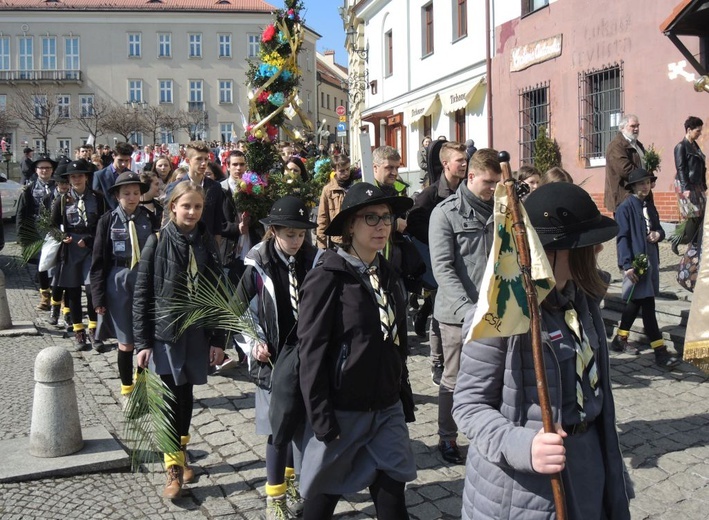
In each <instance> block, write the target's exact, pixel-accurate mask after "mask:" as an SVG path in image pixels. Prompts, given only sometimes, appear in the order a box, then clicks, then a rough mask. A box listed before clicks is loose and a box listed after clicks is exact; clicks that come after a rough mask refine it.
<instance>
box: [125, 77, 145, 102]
mask: <svg viewBox="0 0 709 520" xmlns="http://www.w3.org/2000/svg"><path fill="white" fill-rule="evenodd" d="M128 101H130V102H131V103H133V102H137V103H140V102H141V101H143V80H142V79H129V80H128Z"/></svg>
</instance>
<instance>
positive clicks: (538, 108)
mask: <svg viewBox="0 0 709 520" xmlns="http://www.w3.org/2000/svg"><path fill="white" fill-rule="evenodd" d="M550 120H551V114H550V111H549V82H545V83H542V84H540V85H536V86H534V87H528V88H525V89H523V90H520V91H519V164H520V166H521V165H523V164H534V147H535V145H536V141H537V137H539V133H540V131H541V130H542V128H545V129H546V130H548V129H549V121H550Z"/></svg>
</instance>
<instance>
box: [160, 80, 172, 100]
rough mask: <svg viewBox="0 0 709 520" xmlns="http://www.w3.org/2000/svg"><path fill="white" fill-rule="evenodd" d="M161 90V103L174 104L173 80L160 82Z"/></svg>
mask: <svg viewBox="0 0 709 520" xmlns="http://www.w3.org/2000/svg"><path fill="white" fill-rule="evenodd" d="M158 85H159V90H160V103H161V104H165V103H172V80H171V79H161V80H158Z"/></svg>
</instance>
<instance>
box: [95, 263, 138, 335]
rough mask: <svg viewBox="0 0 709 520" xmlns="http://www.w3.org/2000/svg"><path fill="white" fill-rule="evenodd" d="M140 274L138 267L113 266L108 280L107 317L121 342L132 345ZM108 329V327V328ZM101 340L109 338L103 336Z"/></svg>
mask: <svg viewBox="0 0 709 520" xmlns="http://www.w3.org/2000/svg"><path fill="white" fill-rule="evenodd" d="M137 276H138V271H137V268H136V269H130V268H128V267H113V268H112V269H111V271H110V272H109V274H108V279H107V280H106V311H107V312H106V317H105V319H106V320H107V321H109V322H110V325H111V327H112V328H113V332H114V333H115V338H116V339H117V340H118V342H119V343H122V344H124V345H132V344H133V343H134V340H133V291H134V288H135V280H136V278H137ZM106 330H108V328H107V329H106ZM99 339H101V340H105V339H108V338H105V337H101V338H99Z"/></svg>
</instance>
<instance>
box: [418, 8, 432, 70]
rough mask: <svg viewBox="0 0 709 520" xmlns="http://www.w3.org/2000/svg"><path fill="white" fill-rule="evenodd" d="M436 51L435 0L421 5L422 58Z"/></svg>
mask: <svg viewBox="0 0 709 520" xmlns="http://www.w3.org/2000/svg"><path fill="white" fill-rule="evenodd" d="M433 52H434V26H433V1H431V2H428V3H427V4H425V5H423V6H421V58H427V57H429V56H431V55H432V54H433Z"/></svg>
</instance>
